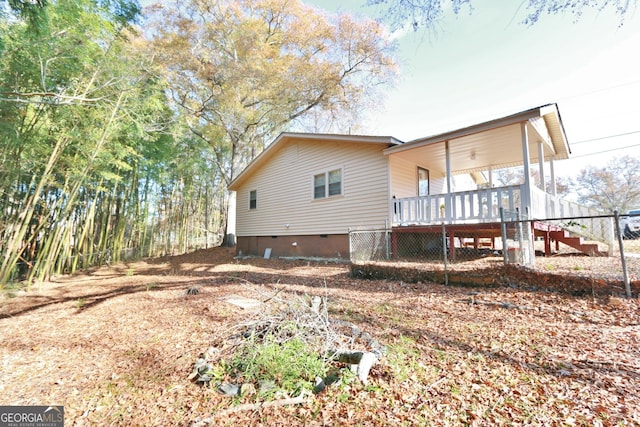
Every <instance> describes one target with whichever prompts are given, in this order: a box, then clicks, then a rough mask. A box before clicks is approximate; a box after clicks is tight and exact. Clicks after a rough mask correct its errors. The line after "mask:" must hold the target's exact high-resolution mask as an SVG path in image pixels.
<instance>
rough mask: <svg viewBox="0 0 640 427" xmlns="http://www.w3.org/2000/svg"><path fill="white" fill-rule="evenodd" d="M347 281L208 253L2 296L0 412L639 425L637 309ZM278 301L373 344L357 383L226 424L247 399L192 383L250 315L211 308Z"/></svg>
mask: <svg viewBox="0 0 640 427" xmlns="http://www.w3.org/2000/svg"><path fill="white" fill-rule="evenodd" d="M348 271H349V269H348V266H347V265H343V264H331V263H323V262H308V261H281V260H264V259H259V258H258V259H247V260H235V259H233V253H232V252H231V251H230V250H228V249H221V248H215V249H210V250H202V251H198V252H196V253H193V254H189V255H184V256H177V257H171V258H164V259H151V260H144V261H139V262H134V263H129V264H123V265H116V266H111V267H104V268H99V269H95V270H93V271H90V272H87V273H83V274H78V275H75V276H73V277H59V278H56V279H55V280H53V281H51V282H49V283H45V284H43V285H42V287H41V288H39V289H38V288H34V289H31V290H30V291H28V292H27V291H11V292H9V291H5V292H4V295H3V296H0V298H1V299H0V304H1V306H0V341H1V342H2V346H1V348H0V355H1V359H2V375H1V377H0V404H1V405H63V406H64V409H65V425H68V426H85V425H237V424H238V423H245V424H247V425H345V424H350V425H389V424H401V425H545V426H546V425H602V426H609V425H640V387H639V385H640V303H639V301H638V300H637V299H624V298H617V297H613V298H607V299H593V298H587V297H572V296H568V295H562V294H558V293H551V292H530V291H526V290H519V289H511V288H507V287H504V288H491V289H483V288H474V289H470V288H461V287H445V286H442V285H439V284H433V283H426V282H425V283H415V284H406V283H403V282H401V281H393V280H388V281H387V280H356V279H352V278H350V277H349V274H348ZM194 287H196V288H197V289H198V290H199V292H198V294H197V295H187V290H188V289H190V288H194ZM276 293H277V294H278V297H279V298H286V295H287V294H289V295H301V294H307V295H321V296H324V297H326V298H327V301H328V308H329V313H330V315H332V316H334V317H336V318H339V319H343V320H347V321H349V322H352V323H354V324H356V325H358V326H359V327H360V328H362V329H363V330H366V331H368V332H369V333H370V334H371V335H373V336H374V337H376V339H378V340H379V341H380V342H381V343H383V344H384V345H386V346H387V347H388V353H387V355H386V356H385V357H384V358H383V359H382V360H381V361H380V363H379V364H378V365H376V366H375V367H374V369H373V370H372V373H371V381H370V383H369V384H368V385H366V386H365V385H362V384H359V383H356V382H354V383H351V384H347V385H345V384H343V385H342V386H340V387H335V388H331V389H327V391H325V392H324V393H322V394H319V395H316V396H312V397H309V399H307V400H306V401H305V402H304V403H302V404H298V405H286V406H271V407H266V406H265V407H260V406H248V407H243V408H246V409H237V408H238V406H237V405H239V404H243V403H244V404H246V403H255V402H254V400H251V399H253V398H252V397H247V398H244V397H243V398H240V397H239V398H229V397H225V396H222V395H221V394H220V393H218V392H217V391H216V389H215V387H211V388H206V387H202V386H199V385H196V384H194V383H192V382H190V381H189V379H188V376H189V374H190V372H191V371H192V369H193V364H194V361H195V360H196V359H197V358H198V355H199V354H200V353H202V352H203V351H205V350H207V348H209V347H210V346H212V345H214V344H215V343H216V342H218V341H219V340H220V339H221V337H224V336H227V335H229V334H231V333H233V331H234V330H236V329H234V328H235V326H236V325H238V324H239V323H241V322H242V321H243V319H245V318H246V317H247V316H248V315H249V314H250V312H251V310H245V309H242V308H240V307H237V306H235V305H231V304H229V303H227V302H225V301H224V300H223V299H224V298H225V297H226V296H228V295H232V294H235V295H240V296H245V297H249V298H254V299H258V300H261V301H265V300H268V299H270V298H271V297H272V296H273V295H275V294H276ZM257 310H261V308H258V309H257ZM233 408H236V409H237V410H234V409H233Z"/></svg>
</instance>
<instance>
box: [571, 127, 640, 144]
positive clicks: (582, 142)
mask: <svg viewBox="0 0 640 427" xmlns="http://www.w3.org/2000/svg"><path fill="white" fill-rule="evenodd" d="M634 133H640V130H633V131H631V132H625V133H619V134H617V135H607V136H601V137H598V138H591V139H583V140H582V141H578V142H572V143H571V145H578V144H584V143H585V142H593V141H600V140H603V139H609V138H617V137H619V136H627V135H633V134H634Z"/></svg>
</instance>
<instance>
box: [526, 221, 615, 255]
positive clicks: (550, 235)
mask: <svg viewBox="0 0 640 427" xmlns="http://www.w3.org/2000/svg"><path fill="white" fill-rule="evenodd" d="M534 232H535V235H536V236H543V237H544V242H545V244H544V248H545V255H546V256H550V255H551V240H553V241H555V242H556V250H558V243H564V244H565V245H567V246H570V247H572V248H574V249H577V250H579V251H580V252H582V253H584V254H586V255H588V256H608V254H607V253H606V252H602V251H600V248H599V247H598V245H597V244H596V243H585V242H584V239H583V238H582V237H576V236H572V235H571V233H569V232H568V231H567V230H564V229H563V228H562V227H559V226H557V225H552V224H548V223H540V222H536V224H535V225H534Z"/></svg>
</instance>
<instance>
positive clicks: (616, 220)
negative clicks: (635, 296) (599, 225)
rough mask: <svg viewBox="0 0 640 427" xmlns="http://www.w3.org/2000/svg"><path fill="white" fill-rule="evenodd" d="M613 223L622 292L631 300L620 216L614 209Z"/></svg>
mask: <svg viewBox="0 0 640 427" xmlns="http://www.w3.org/2000/svg"><path fill="white" fill-rule="evenodd" d="M613 221H614V226H615V227H616V236H617V237H618V247H619V248H620V261H621V262H622V277H623V278H624V292H625V295H626V296H627V298H631V283H630V282H629V272H628V271H627V260H626V259H625V257H624V242H623V241H622V240H623V239H622V234H621V233H620V214H619V213H618V210H617V209H616V210H615V211H613Z"/></svg>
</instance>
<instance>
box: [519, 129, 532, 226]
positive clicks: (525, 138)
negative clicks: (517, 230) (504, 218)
mask: <svg viewBox="0 0 640 427" xmlns="http://www.w3.org/2000/svg"><path fill="white" fill-rule="evenodd" d="M520 134H521V136H522V161H523V164H524V194H522V197H521V198H522V202H521V203H522V205H521V206H520V212H527V208H529V209H528V212H530V213H533V210H532V209H531V164H530V163H531V157H530V156H529V135H528V132H527V122H522V123H520Z"/></svg>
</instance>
